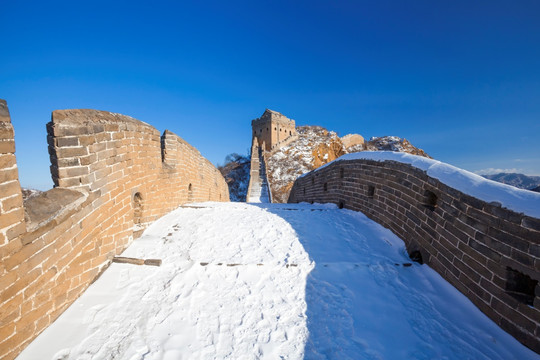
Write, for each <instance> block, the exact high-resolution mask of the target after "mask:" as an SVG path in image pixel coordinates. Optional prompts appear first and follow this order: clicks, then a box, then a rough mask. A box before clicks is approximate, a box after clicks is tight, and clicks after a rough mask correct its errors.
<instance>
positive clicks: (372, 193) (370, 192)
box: [367, 185, 375, 198]
mask: <svg viewBox="0 0 540 360" xmlns="http://www.w3.org/2000/svg"><path fill="white" fill-rule="evenodd" d="M367 196H368V197H370V198H372V197H373V196H375V186H373V185H368V189H367Z"/></svg>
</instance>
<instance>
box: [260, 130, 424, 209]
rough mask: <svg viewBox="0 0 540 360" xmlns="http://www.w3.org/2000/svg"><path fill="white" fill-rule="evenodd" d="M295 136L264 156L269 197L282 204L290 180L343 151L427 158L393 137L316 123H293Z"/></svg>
mask: <svg viewBox="0 0 540 360" xmlns="http://www.w3.org/2000/svg"><path fill="white" fill-rule="evenodd" d="M296 131H297V133H298V138H297V139H296V140H294V141H292V142H291V143H289V144H288V145H285V146H284V147H282V148H281V149H278V150H276V151H274V152H272V153H271V154H270V155H269V156H268V157H267V163H266V165H267V169H266V170H267V174H268V180H269V182H270V189H271V191H272V200H273V201H274V202H278V203H285V202H287V199H288V198H289V193H290V191H291V188H292V186H293V184H294V181H295V180H296V179H297V178H298V177H299V176H300V175H303V174H305V173H307V172H309V171H311V170H314V169H316V168H318V167H320V166H322V165H324V164H326V163H329V162H330V161H333V160H335V159H337V158H338V157H340V156H341V155H344V154H349V153H353V152H359V151H396V152H406V153H410V154H414V155H420V156H424V157H428V158H429V157H430V156H429V155H428V154H426V153H425V152H424V151H423V150H421V149H418V148H416V147H414V146H413V145H411V143H409V142H408V141H407V140H406V139H402V138H399V137H397V136H383V137H373V138H371V139H370V140H369V141H364V138H363V137H362V136H361V135H358V134H350V135H346V136H344V137H342V138H340V137H339V136H337V134H336V133H335V132H333V131H328V130H327V129H325V128H323V127H320V126H297V127H296Z"/></svg>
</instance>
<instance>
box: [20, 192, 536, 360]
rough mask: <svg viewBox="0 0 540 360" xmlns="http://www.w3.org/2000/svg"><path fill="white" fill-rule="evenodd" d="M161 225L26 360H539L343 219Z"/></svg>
mask: <svg viewBox="0 0 540 360" xmlns="http://www.w3.org/2000/svg"><path fill="white" fill-rule="evenodd" d="M190 206H191V207H184V208H179V209H177V210H175V211H173V212H171V213H170V214H168V215H166V216H164V217H162V218H161V219H160V220H158V221H156V222H155V223H153V224H152V225H151V226H150V227H149V228H148V229H147V230H146V231H145V232H144V234H143V235H142V237H140V238H139V239H137V240H135V241H134V242H133V244H132V245H131V246H130V247H129V248H128V249H127V250H126V251H125V252H124V253H123V254H122V255H123V256H130V257H138V258H145V259H148V258H157V259H162V260H163V264H162V266H161V267H152V266H136V265H130V264H118V263H113V264H112V265H111V266H110V267H109V268H108V269H107V270H106V271H105V272H104V273H103V275H102V276H101V277H100V278H99V279H98V280H97V281H96V282H95V283H94V284H92V285H91V286H90V287H89V289H88V290H87V291H86V292H85V293H84V294H83V295H82V296H81V297H80V298H79V299H78V300H77V301H75V303H74V304H73V305H72V306H71V307H70V308H69V309H68V310H67V311H65V312H64V313H63V314H62V315H61V316H60V317H59V319H58V320H57V321H56V322H54V323H53V324H52V325H51V326H50V327H49V328H47V329H46V330H45V331H44V332H43V333H42V334H41V335H40V336H39V337H38V338H37V339H36V340H35V341H34V342H32V343H31V344H30V345H29V346H28V347H27V348H26V349H25V350H24V351H23V352H22V353H21V355H20V356H19V357H18V359H19V360H23V359H56V360H60V359H78V360H85V359H129V360H137V359H147V360H148V359H164V360H172V359H459V360H463V359H506V360H507V359H521V360H525V359H540V356H538V355H537V354H534V353H533V352H532V351H530V350H529V349H527V348H525V347H524V346H522V345H521V344H520V343H519V342H518V341H517V340H515V339H514V338H512V337H511V336H510V335H508V334H507V333H505V332H504V331H502V330H501V329H500V328H499V327H497V326H496V325H495V324H494V323H493V322H492V321H490V320H489V319H488V318H487V317H486V316H485V315H483V314H482V313H481V312H480V311H479V310H478V309H477V308H476V307H474V306H473V305H472V303H471V302H470V301H469V300H468V299H467V298H465V296H463V295H462V294H461V293H459V292H458V291H457V290H456V289H455V288H453V287H452V286H450V285H449V284H448V283H447V282H446V281H445V280H443V279H442V278H441V277H440V276H439V275H438V274H437V273H436V272H435V271H433V270H432V269H431V268H429V267H428V266H427V265H419V264H412V265H411V266H404V265H403V264H408V263H410V260H409V258H408V257H407V255H406V250H405V247H404V244H403V242H402V241H401V240H400V239H399V238H397V237H396V236H395V235H394V234H393V233H392V232H390V231H389V230H387V229H385V228H383V227H382V226H380V225H378V224H376V223H375V222H373V221H371V220H369V219H368V218H367V217H366V216H364V215H363V214H362V213H358V212H353V211H350V210H339V209H337V208H336V207H335V206H334V205H318V204H315V205H309V204H294V205H292V204H261V205H250V204H241V203H204V204H192V205H190Z"/></svg>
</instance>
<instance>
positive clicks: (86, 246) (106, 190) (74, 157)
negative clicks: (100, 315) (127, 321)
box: [0, 100, 229, 359]
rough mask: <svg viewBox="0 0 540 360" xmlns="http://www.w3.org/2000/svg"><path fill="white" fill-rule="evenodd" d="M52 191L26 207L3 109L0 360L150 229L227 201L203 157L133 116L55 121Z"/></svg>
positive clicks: (64, 116)
mask: <svg viewBox="0 0 540 360" xmlns="http://www.w3.org/2000/svg"><path fill="white" fill-rule="evenodd" d="M47 135H48V136H47V139H48V143H49V154H50V157H51V173H52V177H53V181H54V183H55V188H53V189H51V190H49V191H47V192H45V193H43V194H41V195H39V196H37V197H33V198H30V199H29V200H28V201H26V202H25V203H23V199H22V194H21V187H20V184H19V179H18V168H17V162H16V158H15V140H14V129H13V126H12V124H11V118H10V114H9V111H8V108H7V104H6V102H5V101H4V100H0V259H1V262H0V309H1V312H0V358H1V359H13V358H15V357H16V356H17V354H18V353H20V352H21V350H22V349H24V347H25V346H26V345H28V343H30V342H31V341H32V339H34V338H35V337H36V336H37V335H38V334H39V333H40V332H42V331H43V330H44V329H45V328H47V326H48V325H49V324H51V323H52V322H53V321H54V320H55V319H56V318H57V317H58V316H59V315H60V314H61V313H62V312H63V311H64V310H65V309H66V308H67V307H68V306H69V305H70V304H71V303H72V302H73V301H74V300H75V299H76V298H77V297H79V296H80V295H81V294H82V293H83V292H84V290H85V289H86V288H87V287H88V286H89V285H90V284H91V283H92V282H93V281H94V280H95V279H96V278H97V276H99V274H100V272H101V271H103V270H104V269H105V268H106V267H107V265H108V264H110V262H111V260H112V258H113V257H114V256H115V255H117V254H119V253H121V252H122V251H123V250H124V249H125V248H126V247H127V246H128V245H129V244H130V243H131V242H132V240H133V239H134V238H136V237H137V236H138V235H140V233H141V231H142V230H143V229H144V228H145V227H146V226H147V225H148V224H150V223H151V222H152V221H154V220H156V219H157V218H159V217H161V216H162V215H164V214H166V213H168V212H170V211H171V210H173V209H175V208H176V207H178V206H179V205H182V204H184V203H186V202H194V201H229V193H228V188H227V184H226V183H225V181H224V179H223V177H222V176H221V174H220V173H219V171H218V170H217V169H216V168H215V167H214V166H213V165H212V164H211V163H210V162H209V161H208V160H206V159H205V158H204V157H202V156H201V154H200V153H199V151H198V150H197V149H195V148H194V147H192V146H191V145H189V144H188V143H187V142H185V141H184V140H182V139H181V138H180V137H179V136H177V135H175V134H173V133H172V132H170V131H165V132H164V133H163V135H160V133H159V132H158V131H157V130H156V129H155V128H153V127H152V126H150V125H148V124H146V123H143V122H141V121H138V120H135V119H133V118H130V117H128V116H123V115H119V114H113V113H109V112H104V111H96V110H59V111H54V112H53V114H52V120H51V122H50V123H48V124H47Z"/></svg>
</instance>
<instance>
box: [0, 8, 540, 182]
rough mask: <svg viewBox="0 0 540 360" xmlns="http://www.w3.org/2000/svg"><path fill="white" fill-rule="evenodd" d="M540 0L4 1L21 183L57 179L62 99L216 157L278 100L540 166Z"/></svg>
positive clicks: (431, 147)
mask: <svg viewBox="0 0 540 360" xmlns="http://www.w3.org/2000/svg"><path fill="white" fill-rule="evenodd" d="M538 19H540V2H538V1H444V2H443V1H384V0H383V1H379V0H378V1H245V2H244V1H242V2H240V1H228V2H224V1H193V2H181V1H153V2H136V1H129V2H128V1H126V2H115V1H107V2H101V1H91V2H79V1H69V2H61V1H48V2H44V1H40V2H32V1H25V2H20V1H6V2H3V4H2V11H1V12H0V35H1V38H2V45H1V48H2V52H1V55H0V74H1V77H0V98H3V99H6V100H7V102H8V106H9V108H10V112H11V117H12V122H13V124H14V126H15V132H16V144H17V152H16V155H17V160H18V163H19V171H20V180H21V183H22V185H23V186H30V187H37V188H41V189H47V188H49V187H51V186H52V182H51V180H50V174H49V169H48V167H49V165H50V162H49V158H48V153H47V141H46V131H45V124H46V123H47V122H48V121H49V119H50V113H51V112H52V111H53V110H55V109H67V108H93V109H99V110H108V111H113V112H118V113H122V114H126V115H130V116H133V117H135V118H137V119H139V120H142V121H145V122H148V123H150V124H152V125H153V126H155V127H156V128H157V129H158V130H160V131H163V130H165V129H169V130H171V131H173V132H175V133H176V134H178V135H180V136H181V137H183V138H184V139H186V140H187V141H188V142H190V143H191V144H192V145H194V146H195V147H197V148H198V149H199V150H200V151H201V153H202V154H203V155H204V156H206V157H207V158H208V159H210V160H211V161H212V162H213V163H221V162H223V159H224V158H225V156H226V155H227V154H229V153H231V152H238V153H246V152H247V149H248V148H249V146H250V134H251V132H250V130H251V129H250V121H251V119H253V118H256V117H258V116H260V115H261V114H262V113H263V111H264V109H265V108H270V109H273V110H276V111H280V112H282V113H283V114H285V115H286V116H288V117H291V118H293V119H295V120H296V122H297V124H299V125H320V126H324V127H326V128H328V129H330V130H334V131H336V132H337V133H338V134H339V135H340V136H342V135H345V134H348V133H359V134H361V135H363V136H364V137H366V138H369V137H371V136H384V135H396V136H400V137H404V138H407V139H408V140H410V141H411V142H412V143H413V144H414V145H416V146H418V147H420V148H423V149H424V150H425V151H426V152H427V153H429V154H430V155H432V156H433V157H434V158H436V159H439V160H442V161H444V162H448V163H450V164H453V165H456V166H458V167H462V168H464V169H467V170H470V171H479V170H482V169H514V170H517V171H519V172H523V173H526V174H531V175H540V141H539V138H540V45H539V44H540V21H539V20H538Z"/></svg>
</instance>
